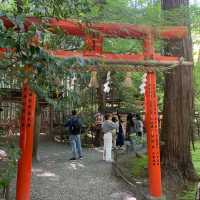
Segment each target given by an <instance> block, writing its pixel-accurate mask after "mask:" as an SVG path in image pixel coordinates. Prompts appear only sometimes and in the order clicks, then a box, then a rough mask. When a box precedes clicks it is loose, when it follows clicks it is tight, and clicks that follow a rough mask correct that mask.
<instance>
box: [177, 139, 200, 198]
mask: <svg viewBox="0 0 200 200" xmlns="http://www.w3.org/2000/svg"><path fill="white" fill-rule="evenodd" d="M199 155H200V140H198V141H196V142H195V151H193V150H192V160H193V164H194V167H195V169H196V172H197V173H198V175H199V176H200V156H199ZM196 186H197V183H190V184H189V185H188V186H187V188H186V189H185V190H184V191H183V192H182V193H181V194H179V195H178V197H177V200H194V199H195V194H196Z"/></svg>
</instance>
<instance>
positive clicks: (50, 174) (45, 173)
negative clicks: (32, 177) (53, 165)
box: [37, 172, 57, 177]
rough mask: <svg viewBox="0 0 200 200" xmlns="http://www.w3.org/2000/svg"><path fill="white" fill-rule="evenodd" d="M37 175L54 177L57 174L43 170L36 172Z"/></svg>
mask: <svg viewBox="0 0 200 200" xmlns="http://www.w3.org/2000/svg"><path fill="white" fill-rule="evenodd" d="M37 176H39V177H41V176H42V177H56V176H57V175H56V174H54V173H51V172H43V173H41V174H37Z"/></svg>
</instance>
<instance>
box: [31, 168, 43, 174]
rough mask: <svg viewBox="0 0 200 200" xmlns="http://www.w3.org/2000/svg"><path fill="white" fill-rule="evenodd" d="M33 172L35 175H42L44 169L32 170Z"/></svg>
mask: <svg viewBox="0 0 200 200" xmlns="http://www.w3.org/2000/svg"><path fill="white" fill-rule="evenodd" d="M32 172H35V173H40V172H43V170H42V169H34V168H33V169H32Z"/></svg>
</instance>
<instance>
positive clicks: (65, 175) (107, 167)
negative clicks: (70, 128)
mask: <svg viewBox="0 0 200 200" xmlns="http://www.w3.org/2000/svg"><path fill="white" fill-rule="evenodd" d="M70 157H71V152H70V149H69V147H67V146H66V145H63V144H55V143H43V144H42V145H40V158H41V161H40V162H39V163H37V162H34V163H33V170H32V171H33V176H32V189H31V190H32V194H31V200H136V199H135V198H134V197H133V195H132V194H131V191H130V190H129V188H128V186H127V185H126V184H125V183H124V182H122V181H121V180H120V179H117V178H116V177H114V176H112V170H111V164H110V163H105V162H104V161H102V153H101V152H98V151H97V150H88V149H87V150H86V149H84V159H83V160H78V161H73V162H72V161H69V160H68V159H69V158H70Z"/></svg>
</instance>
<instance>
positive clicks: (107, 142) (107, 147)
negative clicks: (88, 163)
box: [102, 114, 116, 162]
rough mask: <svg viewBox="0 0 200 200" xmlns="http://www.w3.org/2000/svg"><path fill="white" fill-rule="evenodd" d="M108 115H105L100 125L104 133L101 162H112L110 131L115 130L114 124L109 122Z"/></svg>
mask: <svg viewBox="0 0 200 200" xmlns="http://www.w3.org/2000/svg"><path fill="white" fill-rule="evenodd" d="M111 119H112V117H111V115H110V114H106V115H105V121H104V122H103V124H102V131H103V133H104V136H103V139H104V152H103V160H105V161H107V162H112V131H114V130H116V124H115V123H113V122H112V121H111Z"/></svg>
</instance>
